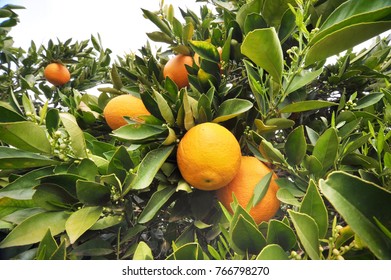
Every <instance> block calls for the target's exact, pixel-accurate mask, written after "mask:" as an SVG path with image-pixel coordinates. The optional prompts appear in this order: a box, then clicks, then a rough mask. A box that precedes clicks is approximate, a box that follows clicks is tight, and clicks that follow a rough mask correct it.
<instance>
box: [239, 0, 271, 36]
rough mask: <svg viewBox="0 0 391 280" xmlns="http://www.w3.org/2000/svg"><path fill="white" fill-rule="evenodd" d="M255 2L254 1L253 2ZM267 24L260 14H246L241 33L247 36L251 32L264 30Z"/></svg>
mask: <svg viewBox="0 0 391 280" xmlns="http://www.w3.org/2000/svg"><path fill="white" fill-rule="evenodd" d="M254 2H255V1H254ZM266 27H267V23H266V21H265V20H264V19H263V17H262V16H261V15H260V14H256V13H252V14H248V15H247V17H246V19H245V21H244V25H243V32H244V34H247V33H249V32H251V31H253V30H256V29H261V28H266Z"/></svg>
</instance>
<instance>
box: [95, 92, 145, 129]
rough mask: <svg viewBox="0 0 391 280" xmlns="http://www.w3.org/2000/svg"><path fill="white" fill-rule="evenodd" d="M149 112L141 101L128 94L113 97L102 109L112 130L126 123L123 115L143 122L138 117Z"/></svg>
mask: <svg viewBox="0 0 391 280" xmlns="http://www.w3.org/2000/svg"><path fill="white" fill-rule="evenodd" d="M150 114H151V113H150V112H148V110H147V108H145V106H144V103H143V101H142V100H141V99H140V98H137V97H134V96H133V95H130V94H124V95H119V96H117V97H114V98H113V99H111V100H110V101H109V102H108V103H107V105H106V107H105V108H104V110H103V115H104V117H105V120H106V122H107V124H108V125H109V126H110V128H111V129H112V130H115V129H117V128H120V127H121V126H124V125H126V124H128V123H127V122H126V120H125V119H124V118H123V117H125V116H127V117H130V118H132V119H133V120H134V121H137V122H143V120H142V119H140V118H139V117H140V116H143V115H150Z"/></svg>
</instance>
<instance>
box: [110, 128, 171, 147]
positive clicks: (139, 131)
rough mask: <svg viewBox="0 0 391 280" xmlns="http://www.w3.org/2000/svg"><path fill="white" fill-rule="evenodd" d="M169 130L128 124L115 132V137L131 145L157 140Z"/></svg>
mask: <svg viewBox="0 0 391 280" xmlns="http://www.w3.org/2000/svg"><path fill="white" fill-rule="evenodd" d="M166 131H167V128H165V127H162V126H156V125H148V124H128V125H124V126H122V127H120V128H118V129H116V130H114V131H113V136H114V137H117V138H119V139H122V140H126V141H129V142H130V143H139V142H141V143H143V142H145V141H146V140H155V139H157V138H158V137H159V136H161V135H162V134H164V133H166Z"/></svg>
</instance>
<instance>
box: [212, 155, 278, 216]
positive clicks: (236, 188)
mask: <svg viewBox="0 0 391 280" xmlns="http://www.w3.org/2000/svg"><path fill="white" fill-rule="evenodd" d="M271 171H272V170H271V169H270V168H269V167H267V166H266V165H265V164H263V163H262V162H261V161H259V160H258V159H257V158H255V157H250V156H243V157H242V161H241V165H240V168H239V172H238V173H237V174H236V176H235V178H234V179H233V180H232V181H231V182H230V183H229V184H228V185H227V186H226V187H224V188H221V189H219V190H217V192H216V193H217V199H218V200H219V201H220V202H221V203H222V204H223V205H224V207H225V208H227V209H228V210H229V211H231V212H232V209H231V206H230V204H231V203H232V201H233V198H232V193H234V194H235V197H236V198H237V200H238V203H239V204H240V205H241V206H242V207H243V208H246V207H247V205H248V203H249V201H250V199H252V197H253V193H254V189H255V186H256V185H257V183H258V182H259V181H260V180H261V179H262V178H263V177H264V176H265V175H267V174H268V173H269V172H271ZM275 179H277V175H276V174H275V173H274V172H273V175H272V180H271V181H270V185H269V188H268V190H267V192H266V194H265V196H264V197H263V198H262V200H261V201H260V202H259V203H258V204H257V205H255V206H254V207H252V208H251V210H250V212H249V213H250V215H251V217H253V218H254V220H255V222H256V223H257V224H259V223H261V222H262V221H268V220H270V219H271V218H272V217H274V215H275V214H276V213H277V211H278V209H279V208H280V201H279V200H278V199H277V197H276V193H277V190H278V185H277V183H276V182H275Z"/></svg>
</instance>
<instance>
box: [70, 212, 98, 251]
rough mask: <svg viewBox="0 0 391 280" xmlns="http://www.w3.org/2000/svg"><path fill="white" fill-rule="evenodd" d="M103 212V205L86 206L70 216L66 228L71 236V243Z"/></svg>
mask: <svg viewBox="0 0 391 280" xmlns="http://www.w3.org/2000/svg"><path fill="white" fill-rule="evenodd" d="M101 214H102V207H100V206H93V207H84V208H82V209H80V210H77V211H76V212H74V213H72V215H71V216H70V217H69V218H68V220H67V221H66V223H65V230H66V232H67V234H68V236H69V241H70V242H71V244H73V243H75V241H76V240H77V239H78V238H79V237H80V236H81V235H82V234H83V233H85V232H86V231H87V230H88V229H89V228H90V227H92V226H93V225H94V224H95V223H96V221H97V220H98V219H99V217H100V215H101Z"/></svg>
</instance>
